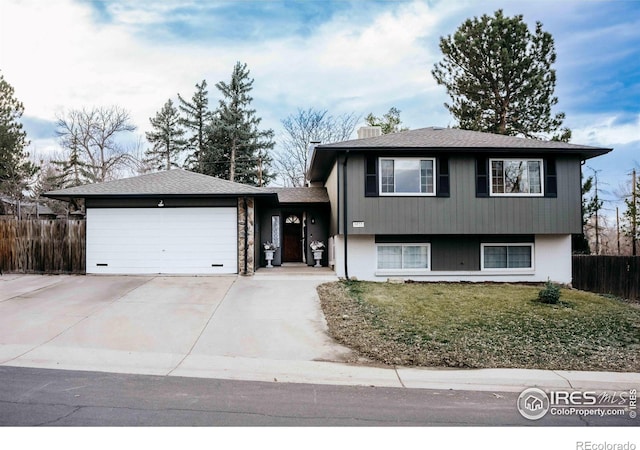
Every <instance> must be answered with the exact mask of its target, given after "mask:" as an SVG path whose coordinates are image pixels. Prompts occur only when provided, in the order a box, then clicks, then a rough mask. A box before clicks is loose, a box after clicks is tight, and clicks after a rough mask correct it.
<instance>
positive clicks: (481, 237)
mask: <svg viewBox="0 0 640 450" xmlns="http://www.w3.org/2000/svg"><path fill="white" fill-rule="evenodd" d="M363 131H364V132H365V133H364V134H365V135H366V134H367V133H368V134H369V135H371V134H372V133H371V132H372V131H373V130H366V129H364V130H362V129H361V130H360V132H361V134H362V132H363ZM609 151H611V149H605V148H594V147H587V146H582V145H574V144H568V143H564V142H555V141H542V140H533V139H524V138H518V137H511V136H502V135H494V134H488V133H480V132H474V131H466V130H459V129H451V128H435V127H433V128H423V129H417V130H412V131H405V132H401V133H396V134H388V135H380V136H374V137H368V138H362V139H357V140H352V141H347V142H341V143H336V144H328V145H319V146H316V147H315V148H314V149H313V152H312V154H311V158H310V161H311V163H310V167H309V173H308V175H309V179H310V180H311V184H312V186H323V187H325V188H326V189H327V193H328V196H329V200H330V205H331V217H330V220H329V236H330V239H329V249H330V251H329V264H331V265H332V266H333V267H335V270H336V273H337V274H338V275H339V276H341V277H356V278H358V279H363V280H387V279H388V278H391V277H401V278H411V279H414V280H434V281H435V280H444V281H484V280H493V281H546V280H547V279H551V280H553V281H556V282H562V283H570V282H571V236H572V234H578V233H581V232H582V214H581V165H582V163H583V162H584V161H585V160H587V159H589V158H593V157H595V156H598V155H603V154H605V153H607V152H609Z"/></svg>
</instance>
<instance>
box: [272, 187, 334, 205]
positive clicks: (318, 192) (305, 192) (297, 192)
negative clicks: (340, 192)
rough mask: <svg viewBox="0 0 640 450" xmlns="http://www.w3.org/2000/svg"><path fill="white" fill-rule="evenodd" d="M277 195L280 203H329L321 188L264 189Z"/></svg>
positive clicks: (324, 191)
mask: <svg viewBox="0 0 640 450" xmlns="http://www.w3.org/2000/svg"><path fill="white" fill-rule="evenodd" d="M265 189H267V190H269V191H270V192H275V193H276V194H278V201H279V202H280V203H329V194H327V190H326V189H325V188H323V187H286V188H265Z"/></svg>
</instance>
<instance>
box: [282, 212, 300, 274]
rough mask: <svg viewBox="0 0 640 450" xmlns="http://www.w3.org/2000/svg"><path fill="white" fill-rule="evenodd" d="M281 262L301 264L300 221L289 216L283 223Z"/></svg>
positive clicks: (294, 215) (296, 217)
mask: <svg viewBox="0 0 640 450" xmlns="http://www.w3.org/2000/svg"><path fill="white" fill-rule="evenodd" d="M283 231H284V233H283V234H284V243H283V252H282V253H283V255H282V262H302V220H301V218H300V216H299V215H297V214H290V215H288V216H287V218H286V219H285V221H284V230H283Z"/></svg>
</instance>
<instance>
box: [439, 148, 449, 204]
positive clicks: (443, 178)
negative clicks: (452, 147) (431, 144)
mask: <svg viewBox="0 0 640 450" xmlns="http://www.w3.org/2000/svg"><path fill="white" fill-rule="evenodd" d="M436 177H437V180H438V181H437V184H436V196H437V197H449V158H447V157H446V156H443V157H440V158H438V159H437V163H436Z"/></svg>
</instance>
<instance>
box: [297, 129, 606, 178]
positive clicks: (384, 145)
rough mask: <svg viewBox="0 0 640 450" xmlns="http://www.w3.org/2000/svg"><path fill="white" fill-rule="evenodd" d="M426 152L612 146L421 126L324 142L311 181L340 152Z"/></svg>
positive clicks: (584, 150) (598, 151)
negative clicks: (328, 142) (592, 145)
mask: <svg viewBox="0 0 640 450" xmlns="http://www.w3.org/2000/svg"><path fill="white" fill-rule="evenodd" d="M347 150H353V151H364V150H367V151H384V150H397V151H424V150H429V151H433V152H448V153H468V152H474V151H482V152H487V151H490V152H492V153H507V152H508V153H516V152H517V153H556V154H557V153H562V154H574V155H580V157H581V158H582V159H589V158H593V157H595V156H600V155H604V154H606V153H609V152H610V151H611V150H612V149H610V148H601V147H590V146H586V145H576V144H569V143H566V142H559V141H543V140H538V139H527V138H521V137H515V136H505V135H500V134H492V133H482V132H479V131H469V130H461V129H457V128H437V127H430V128H420V129H417V130H409V131H401V132H399V133H392V134H385V135H382V136H376V137H371V138H365V139H355V140H351V141H344V142H337V143H335V144H324V145H318V146H316V147H315V149H314V151H313V154H312V155H311V164H310V169H309V176H310V179H311V180H318V179H322V178H323V177H325V176H326V175H327V173H328V170H329V169H330V168H331V165H332V164H333V160H334V158H335V156H336V154H337V152H339V151H347Z"/></svg>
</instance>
